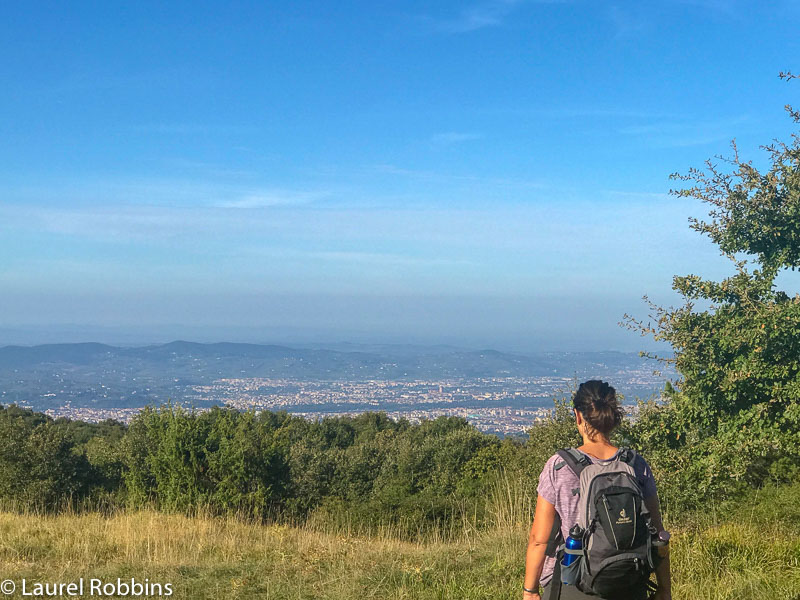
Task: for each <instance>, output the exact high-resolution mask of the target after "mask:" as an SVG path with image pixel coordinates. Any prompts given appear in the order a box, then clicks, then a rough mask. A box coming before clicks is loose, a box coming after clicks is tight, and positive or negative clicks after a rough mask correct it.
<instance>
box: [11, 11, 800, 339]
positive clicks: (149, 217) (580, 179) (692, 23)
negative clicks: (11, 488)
mask: <svg viewBox="0 0 800 600" xmlns="http://www.w3.org/2000/svg"><path fill="white" fill-rule="evenodd" d="M744 15H746V18H744ZM0 16H2V19H0V31H2V35H0V49H1V50H2V51H3V55H4V56H5V57H6V60H5V61H4V64H3V66H2V67H0V82H2V84H3V89H4V90H6V93H5V94H3V96H2V97H0V114H1V115H3V116H2V117H0V131H2V134H3V138H4V144H2V146H0V159H1V160H0V174H2V183H0V198H2V201H0V254H2V256H3V261H2V265H0V286H2V289H3V294H2V295H1V296H0V331H5V333H4V334H2V335H4V336H5V339H6V340H11V339H15V340H25V339H29V340H31V341H35V340H41V339H46V338H48V336H49V338H52V339H61V340H62V341H69V339H68V338H69V336H70V335H72V336H77V337H79V338H82V339H88V338H90V337H92V336H98V335H99V336H100V337H101V338H102V337H103V336H108V337H107V338H105V339H107V340H108V341H120V340H126V339H127V340H147V341H157V340H164V339H175V338H179V337H181V338H189V339H198V338H200V339H204V340H211V339H213V340H232V341H275V340H292V341H297V340H301V341H306V342H307V341H314V342H318V343H330V342H340V341H348V340H349V341H356V342H370V343H376V342H377V343H381V342H389V343H422V344H454V345H461V346H469V347H489V348H498V349H508V350H517V351H531V349H536V348H545V349H548V350H550V349H555V350H562V349H565V350H576V349H582V348H590V349H616V350H630V351H635V350H640V349H649V348H653V346H654V344H653V342H652V341H650V340H648V339H645V338H641V337H639V336H638V335H636V334H635V333H632V332H628V331H626V330H624V329H621V328H620V327H618V325H617V324H618V322H619V321H620V320H621V319H622V318H623V315H624V314H625V313H631V314H633V315H635V316H636V317H639V318H642V319H646V318H647V308H646V306H645V305H644V303H643V302H642V301H641V297H642V296H643V295H645V294H647V295H649V296H650V298H651V299H653V300H654V301H655V302H657V303H660V304H670V303H674V302H676V301H677V297H676V296H675V295H674V294H673V292H672V291H671V281H672V277H673V275H676V274H687V273H696V274H699V275H703V276H705V277H709V278H713V279H719V278H721V277H724V276H725V275H727V274H730V273H732V270H731V269H730V265H729V264H728V263H727V262H726V261H725V260H724V259H722V258H721V257H720V256H719V255H718V252H717V249H716V248H715V247H714V246H713V245H712V244H711V243H710V242H709V241H708V240H707V239H705V238H703V237H702V236H700V235H699V234H697V233H695V232H693V231H691V230H690V229H689V227H688V218H689V217H690V216H695V217H703V216H704V215H705V214H706V212H707V211H706V209H705V207H703V206H702V205H699V204H698V203H697V202H695V201H690V200H686V199H681V198H676V197H674V196H671V195H670V194H669V189H670V187H671V185H674V183H673V182H670V180H669V175H670V173H672V172H676V171H677V172H686V171H687V170H688V169H689V168H691V167H700V166H702V164H703V161H704V160H705V159H706V158H708V157H710V156H714V155H717V154H720V153H723V154H724V153H726V152H727V151H728V148H729V141H730V140H731V139H732V138H734V137H735V138H736V139H737V142H738V144H739V147H740V150H741V152H742V155H743V156H745V157H747V158H753V159H754V160H755V161H756V164H758V162H759V161H760V160H763V157H764V155H763V153H760V152H759V150H758V146H759V144H762V143H767V142H769V141H770V140H771V139H773V138H779V139H785V138H787V137H788V134H789V132H790V131H791V122H790V120H789V119H788V118H787V116H786V115H785V111H784V108H783V107H784V105H785V104H786V103H787V102H791V101H792V98H794V97H796V94H795V93H794V89H795V88H792V87H791V86H787V85H786V84H785V82H781V81H780V80H779V79H778V72H779V71H781V70H786V69H787V68H791V67H792V65H791V64H789V63H787V60H788V59H789V58H791V56H793V55H794V54H795V52H796V50H797V49H798V48H800V37H798V36H797V35H796V22H797V20H798V16H800V5H797V4H794V3H788V2H780V3H777V4H775V5H769V6H766V5H761V4H756V3H745V2H738V1H732V2H727V3H725V2H710V1H704V0H698V1H694V0H693V1H691V2H689V1H682V0H669V1H666V2H663V3H656V4H652V3H651V4H648V5H642V4H641V3H632V2H621V3H617V4H613V5H611V4H606V3H598V2H589V1H587V0H562V1H556V2H551V1H548V2H545V1H541V0H531V1H505V0H504V1H498V0H476V1H475V2H472V3H467V4H464V3H459V2H445V3H439V4H436V5H435V6H432V5H430V3H422V2H408V3H404V4H403V5H402V6H401V5H396V4H388V5H387V4H380V3H379V4H375V3H355V4H348V5H336V6H335V8H334V6H333V5H330V4H329V3H323V2H296V3H295V2H293V3H288V4H284V5H280V4H275V3H273V4H270V5H266V4H264V5H260V4H255V5H237V6H235V7H229V6H227V5H226V6H217V7H215V6H213V5H211V6H199V5H196V4H195V3H186V4H182V3H180V2H175V3H169V4H168V5H165V4H163V3H153V2H141V3H137V4H136V5H132V6H129V7H126V8H125V10H124V11H122V10H121V9H119V8H118V7H116V6H113V5H110V4H109V5H97V4H83V3H80V2H76V3H69V4H63V5H51V6H48V7H47V8H46V9H45V8H44V7H35V6H32V5H28V4H7V5H5V6H4V7H3V8H2V9H0ZM793 23H795V25H793ZM231 32H235V34H234V35H231ZM742 39H748V40H749V39H757V40H758V41H759V43H758V44H750V43H748V44H743V43H742V44H740V43H734V42H733V40H742ZM699 57H702V59H701V58H699ZM799 280H800V279H798V278H794V279H792V278H791V277H787V279H786V281H789V282H791V283H792V288H791V289H793V290H796V289H800V285H798V281H799ZM64 336H66V337H64ZM115 336H116V340H115ZM72 341H74V339H73V340H72ZM2 342H3V339H2V338H0V343H2Z"/></svg>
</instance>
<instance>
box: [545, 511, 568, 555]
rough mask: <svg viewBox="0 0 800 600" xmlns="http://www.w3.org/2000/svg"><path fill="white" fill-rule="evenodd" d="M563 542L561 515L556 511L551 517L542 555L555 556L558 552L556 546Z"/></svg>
mask: <svg viewBox="0 0 800 600" xmlns="http://www.w3.org/2000/svg"><path fill="white" fill-rule="evenodd" d="M563 543H564V536H563V534H562V533H561V515H559V514H558V512H556V516H555V518H554V519H553V528H552V529H551V530H550V537H549V538H548V540H547V546H546V547H545V550H544V555H545V556H549V557H554V556H556V554H558V547H559V546H560V545H561V544H563ZM556 562H558V561H556Z"/></svg>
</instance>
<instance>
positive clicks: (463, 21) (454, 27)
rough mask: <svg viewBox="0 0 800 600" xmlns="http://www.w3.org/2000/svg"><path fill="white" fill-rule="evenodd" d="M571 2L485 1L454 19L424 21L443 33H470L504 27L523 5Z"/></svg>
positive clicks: (567, 0)
mask: <svg viewBox="0 0 800 600" xmlns="http://www.w3.org/2000/svg"><path fill="white" fill-rule="evenodd" d="M569 1H570V0H485V1H484V2H478V3H476V4H472V5H470V6H467V7H466V8H463V9H462V10H461V12H459V13H458V14H457V15H455V16H452V17H431V16H426V17H424V21H425V22H426V23H427V24H428V25H429V26H431V28H432V29H433V30H435V31H439V32H441V33H452V34H458V33H470V32H472V31H478V30H479V29H485V28H487V27H498V26H500V25H502V24H503V23H504V22H505V21H506V19H507V18H508V16H509V15H510V14H511V13H512V12H513V11H514V10H515V9H517V8H518V7H519V6H521V5H523V4H563V3H566V2H569Z"/></svg>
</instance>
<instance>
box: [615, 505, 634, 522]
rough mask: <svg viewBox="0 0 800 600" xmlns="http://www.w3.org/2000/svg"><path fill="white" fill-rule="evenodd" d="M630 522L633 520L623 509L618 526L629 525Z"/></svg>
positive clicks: (620, 512)
mask: <svg viewBox="0 0 800 600" xmlns="http://www.w3.org/2000/svg"><path fill="white" fill-rule="evenodd" d="M630 522H631V518H630V517H629V516H628V514H627V513H626V512H625V509H624V508H623V509H622V510H621V511H619V519H617V525H627V524H628V523H630Z"/></svg>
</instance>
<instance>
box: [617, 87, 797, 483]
mask: <svg viewBox="0 0 800 600" xmlns="http://www.w3.org/2000/svg"><path fill="white" fill-rule="evenodd" d="M781 77H782V78H791V77H792V76H791V75H790V74H781ZM787 110H788V112H789V114H790V116H791V117H792V119H793V120H794V122H795V123H798V122H800V114H798V113H797V112H796V111H794V110H793V109H792V108H791V107H790V106H787ZM732 148H733V152H732V156H730V157H717V158H716V159H714V160H708V161H706V163H705V167H704V168H703V169H690V170H689V172H688V173H686V174H673V175H672V178H673V179H674V180H677V181H679V182H682V183H683V184H684V185H683V187H681V188H680V189H677V190H673V192H672V193H673V194H675V195H676V196H678V197H686V198H694V199H698V200H701V201H702V202H704V203H706V204H708V205H709V206H710V212H709V216H708V218H707V219H705V220H701V219H690V226H691V228H692V229H694V230H695V231H697V232H699V233H701V234H703V235H707V236H708V237H709V238H710V239H711V240H712V241H713V242H714V243H715V244H716V245H717V246H718V247H719V249H720V252H721V254H722V255H723V256H725V257H727V258H728V259H729V260H730V261H731V266H732V270H733V274H732V275H731V276H729V277H727V278H725V279H723V280H722V281H712V280H708V279H704V278H702V277H700V276H699V275H694V274H690V275H685V276H676V277H675V278H674V279H673V289H674V290H676V291H677V292H678V293H679V294H680V295H681V296H682V297H683V299H684V303H683V304H682V305H681V306H678V307H676V308H672V307H670V308H664V307H660V306H657V305H655V304H653V303H649V305H650V308H651V310H652V313H651V321H650V322H647V323H645V322H643V321H637V320H635V319H633V318H631V317H629V316H627V315H626V321H627V323H628V325H630V326H632V327H634V328H636V329H639V330H640V331H641V332H642V333H644V334H651V335H652V336H653V337H654V338H655V339H656V340H662V341H666V342H668V343H669V344H670V345H671V346H672V349H673V351H674V357H673V358H671V359H669V360H671V361H672V362H674V364H675V367H676V368H677V370H678V372H679V373H680V375H681V377H680V380H679V381H678V382H677V383H676V385H675V387H674V388H672V387H669V388H668V389H667V390H666V392H667V393H666V395H667V396H668V397H669V399H670V403H669V405H668V406H661V407H659V406H651V407H649V408H648V409H647V411H646V413H645V418H643V419H642V422H641V424H640V425H639V427H638V432H637V431H634V432H633V434H634V436H636V435H638V439H639V441H640V442H642V443H643V444H645V445H647V444H648V442H649V443H650V444H654V445H652V446H651V447H653V448H655V449H657V450H659V451H660V452H661V453H662V458H663V459H664V466H665V470H666V469H668V468H671V469H674V468H676V466H677V465H680V464H685V465H688V466H689V467H690V468H688V469H687V470H685V471H684V476H685V477H691V478H692V479H693V483H695V484H698V485H699V486H700V489H701V490H702V492H703V493H714V492H719V491H730V490H731V489H733V488H735V487H737V485H741V484H756V485H757V484H760V483H761V482H763V481H764V480H765V479H766V478H769V477H772V478H775V479H788V478H791V477H793V476H794V475H796V474H797V473H798V467H800V436H799V435H798V431H800V405H799V404H798V399H799V398H800V296H798V295H793V296H792V295H790V294H789V293H787V292H786V291H783V290H779V289H777V279H778V277H779V275H780V274H781V273H782V272H784V271H786V270H795V269H797V268H798V267H800V137H798V134H797V133H794V134H793V135H792V137H791V141H790V142H789V143H784V142H777V141H776V142H774V143H772V144H770V145H767V146H762V148H763V149H764V151H765V152H766V159H767V160H766V163H767V166H766V167H765V168H757V167H756V166H755V165H754V164H753V162H752V161H748V160H744V159H743V158H742V157H741V156H740V154H739V150H738V148H737V146H736V143H735V142H734V143H733V144H732ZM698 305H700V307H703V309H701V308H700V307H698ZM645 424H646V425H647V426H649V427H651V428H652V427H656V428H657V429H658V432H657V433H654V432H653V431H652V430H650V431H648V430H645V429H644V427H645ZM635 429H636V428H635ZM656 441H657V442H658V444H655V442H656ZM678 453H680V454H681V455H682V456H683V458H680V457H679V456H678ZM687 456H690V457H691V460H686V457H687Z"/></svg>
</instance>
